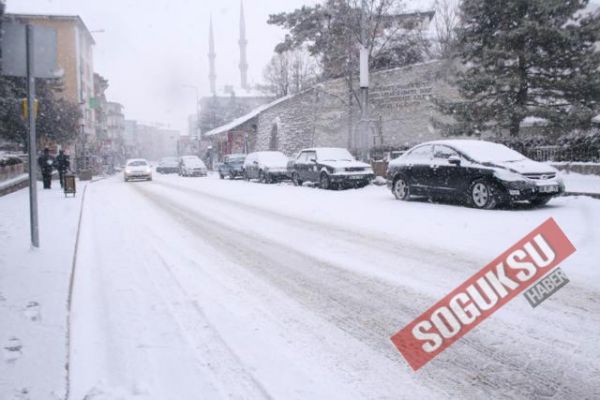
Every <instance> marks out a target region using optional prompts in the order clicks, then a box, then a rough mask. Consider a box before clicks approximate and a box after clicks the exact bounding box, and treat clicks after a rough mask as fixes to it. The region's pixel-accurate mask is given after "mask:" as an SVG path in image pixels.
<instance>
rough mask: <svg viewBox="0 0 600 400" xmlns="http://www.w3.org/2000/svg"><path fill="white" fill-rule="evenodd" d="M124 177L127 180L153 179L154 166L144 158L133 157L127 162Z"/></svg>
mask: <svg viewBox="0 0 600 400" xmlns="http://www.w3.org/2000/svg"><path fill="white" fill-rule="evenodd" d="M123 179H124V180H125V182H128V181H130V180H134V179H143V180H147V181H151V180H152V168H151V167H150V163H149V162H148V161H147V160H145V159H143V158H133V159H130V160H127V162H126V163H125V170H124V171H123Z"/></svg>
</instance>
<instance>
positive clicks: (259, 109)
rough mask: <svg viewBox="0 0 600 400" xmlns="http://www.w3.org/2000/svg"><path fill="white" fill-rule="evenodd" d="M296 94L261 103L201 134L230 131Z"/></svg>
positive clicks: (210, 134)
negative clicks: (247, 111)
mask: <svg viewBox="0 0 600 400" xmlns="http://www.w3.org/2000/svg"><path fill="white" fill-rule="evenodd" d="M307 90H310V89H307ZM301 93H302V92H301ZM296 95H297V94H290V95H287V96H284V97H280V98H278V99H277V100H274V101H272V102H270V103H267V104H263V105H262V106H259V107H256V108H255V109H254V110H252V111H250V112H249V113H247V114H245V115H242V116H241V117H239V118H236V119H234V120H233V121H231V122H228V123H227V124H225V125H221V126H219V127H216V128H214V129H211V130H210V131H208V132H206V133H205V134H204V135H203V136H214V135H218V134H219V133H223V132H228V131H231V130H232V129H234V128H237V127H238V126H240V125H242V124H244V123H246V122H248V121H249V120H251V119H252V118H255V117H256V116H258V114H260V113H262V112H264V111H266V110H268V109H269V108H271V107H273V106H275V105H277V104H279V103H281V102H284V101H286V100H289V99H291V98H292V97H294V96H296Z"/></svg>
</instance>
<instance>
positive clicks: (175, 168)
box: [156, 157, 179, 174]
mask: <svg viewBox="0 0 600 400" xmlns="http://www.w3.org/2000/svg"><path fill="white" fill-rule="evenodd" d="M156 172H158V173H159V174H176V173H178V172H179V161H178V160H177V157H165V158H163V159H161V160H160V162H159V163H158V166H157V167H156Z"/></svg>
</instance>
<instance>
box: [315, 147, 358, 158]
mask: <svg viewBox="0 0 600 400" xmlns="http://www.w3.org/2000/svg"><path fill="white" fill-rule="evenodd" d="M317 158H318V159H319V161H354V157H353V156H352V154H350V152H349V151H348V150H346V149H341V148H340V149H338V148H325V149H317Z"/></svg>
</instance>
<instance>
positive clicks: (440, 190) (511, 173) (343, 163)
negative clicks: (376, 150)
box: [124, 140, 565, 209]
mask: <svg viewBox="0 0 600 400" xmlns="http://www.w3.org/2000/svg"><path fill="white" fill-rule="evenodd" d="M175 169H177V172H178V173H179V174H180V175H182V176H206V173H207V171H206V166H205V165H204V163H203V162H202V161H201V160H200V159H199V158H198V157H196V156H183V157H180V158H179V161H178V164H177V168H175V165H174V162H173V159H172V158H169V159H163V160H161V163H159V166H158V167H157V171H158V172H162V173H169V172H173V170H175ZM218 172H219V177H220V178H221V179H224V178H225V177H229V178H230V179H234V178H238V177H239V178H244V179H246V180H250V179H256V180H258V181H259V182H263V183H271V182H279V181H282V180H286V179H291V180H292V182H293V183H294V185H296V186H301V185H302V184H303V183H304V182H312V183H313V184H316V185H318V186H319V187H321V188H323V189H338V188H340V189H342V188H349V187H355V188H361V187H364V186H366V185H368V184H369V183H370V182H371V181H372V180H373V179H374V177H375V175H374V173H373V169H372V168H371V166H370V165H369V164H366V163H363V162H360V161H357V160H356V159H355V158H354V157H353V156H352V154H350V152H349V151H348V150H346V149H343V148H333V147H316V148H309V149H303V150H301V151H300V152H299V153H298V154H297V155H296V157H295V158H293V159H288V157H287V156H286V155H285V154H283V153H281V152H278V151H259V152H254V153H250V154H248V155H244V154H230V155H228V156H226V157H225V159H224V160H223V163H222V164H220V165H219V166H218ZM124 174H125V180H126V181H127V180H129V179H136V178H137V179H149V180H151V179H152V173H151V170H150V167H149V164H147V162H146V161H145V160H141V159H134V160H129V161H128V163H127V166H126V168H125V172H124ZM387 182H388V187H389V188H390V189H391V191H392V193H393V195H394V196H395V197H396V199H398V200H408V199H410V198H411V197H413V196H421V197H428V198H431V199H452V200H458V201H460V202H462V203H465V204H468V205H470V206H472V207H475V208H481V209H492V208H495V207H497V206H502V205H511V204H513V203H514V202H517V201H528V202H530V203H531V204H533V205H544V204H546V203H548V201H550V199H552V198H553V197H555V196H558V195H560V194H562V193H563V192H564V191H565V186H564V184H563V182H562V179H561V178H560V176H559V174H558V171H557V170H556V169H555V168H553V167H551V166H550V165H547V164H543V163H540V162H536V161H533V160H531V159H529V158H527V157H525V156H524V155H522V154H520V153H518V152H516V151H514V150H512V149H510V148H508V147H506V146H504V145H502V144H497V143H492V142H486V141H482V140H438V141H432V142H426V143H421V144H419V145H417V146H414V147H413V148H411V149H409V150H407V151H406V152H403V153H402V154H401V155H399V156H398V157H397V158H395V159H393V160H392V161H390V163H389V165H388V170H387Z"/></svg>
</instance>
